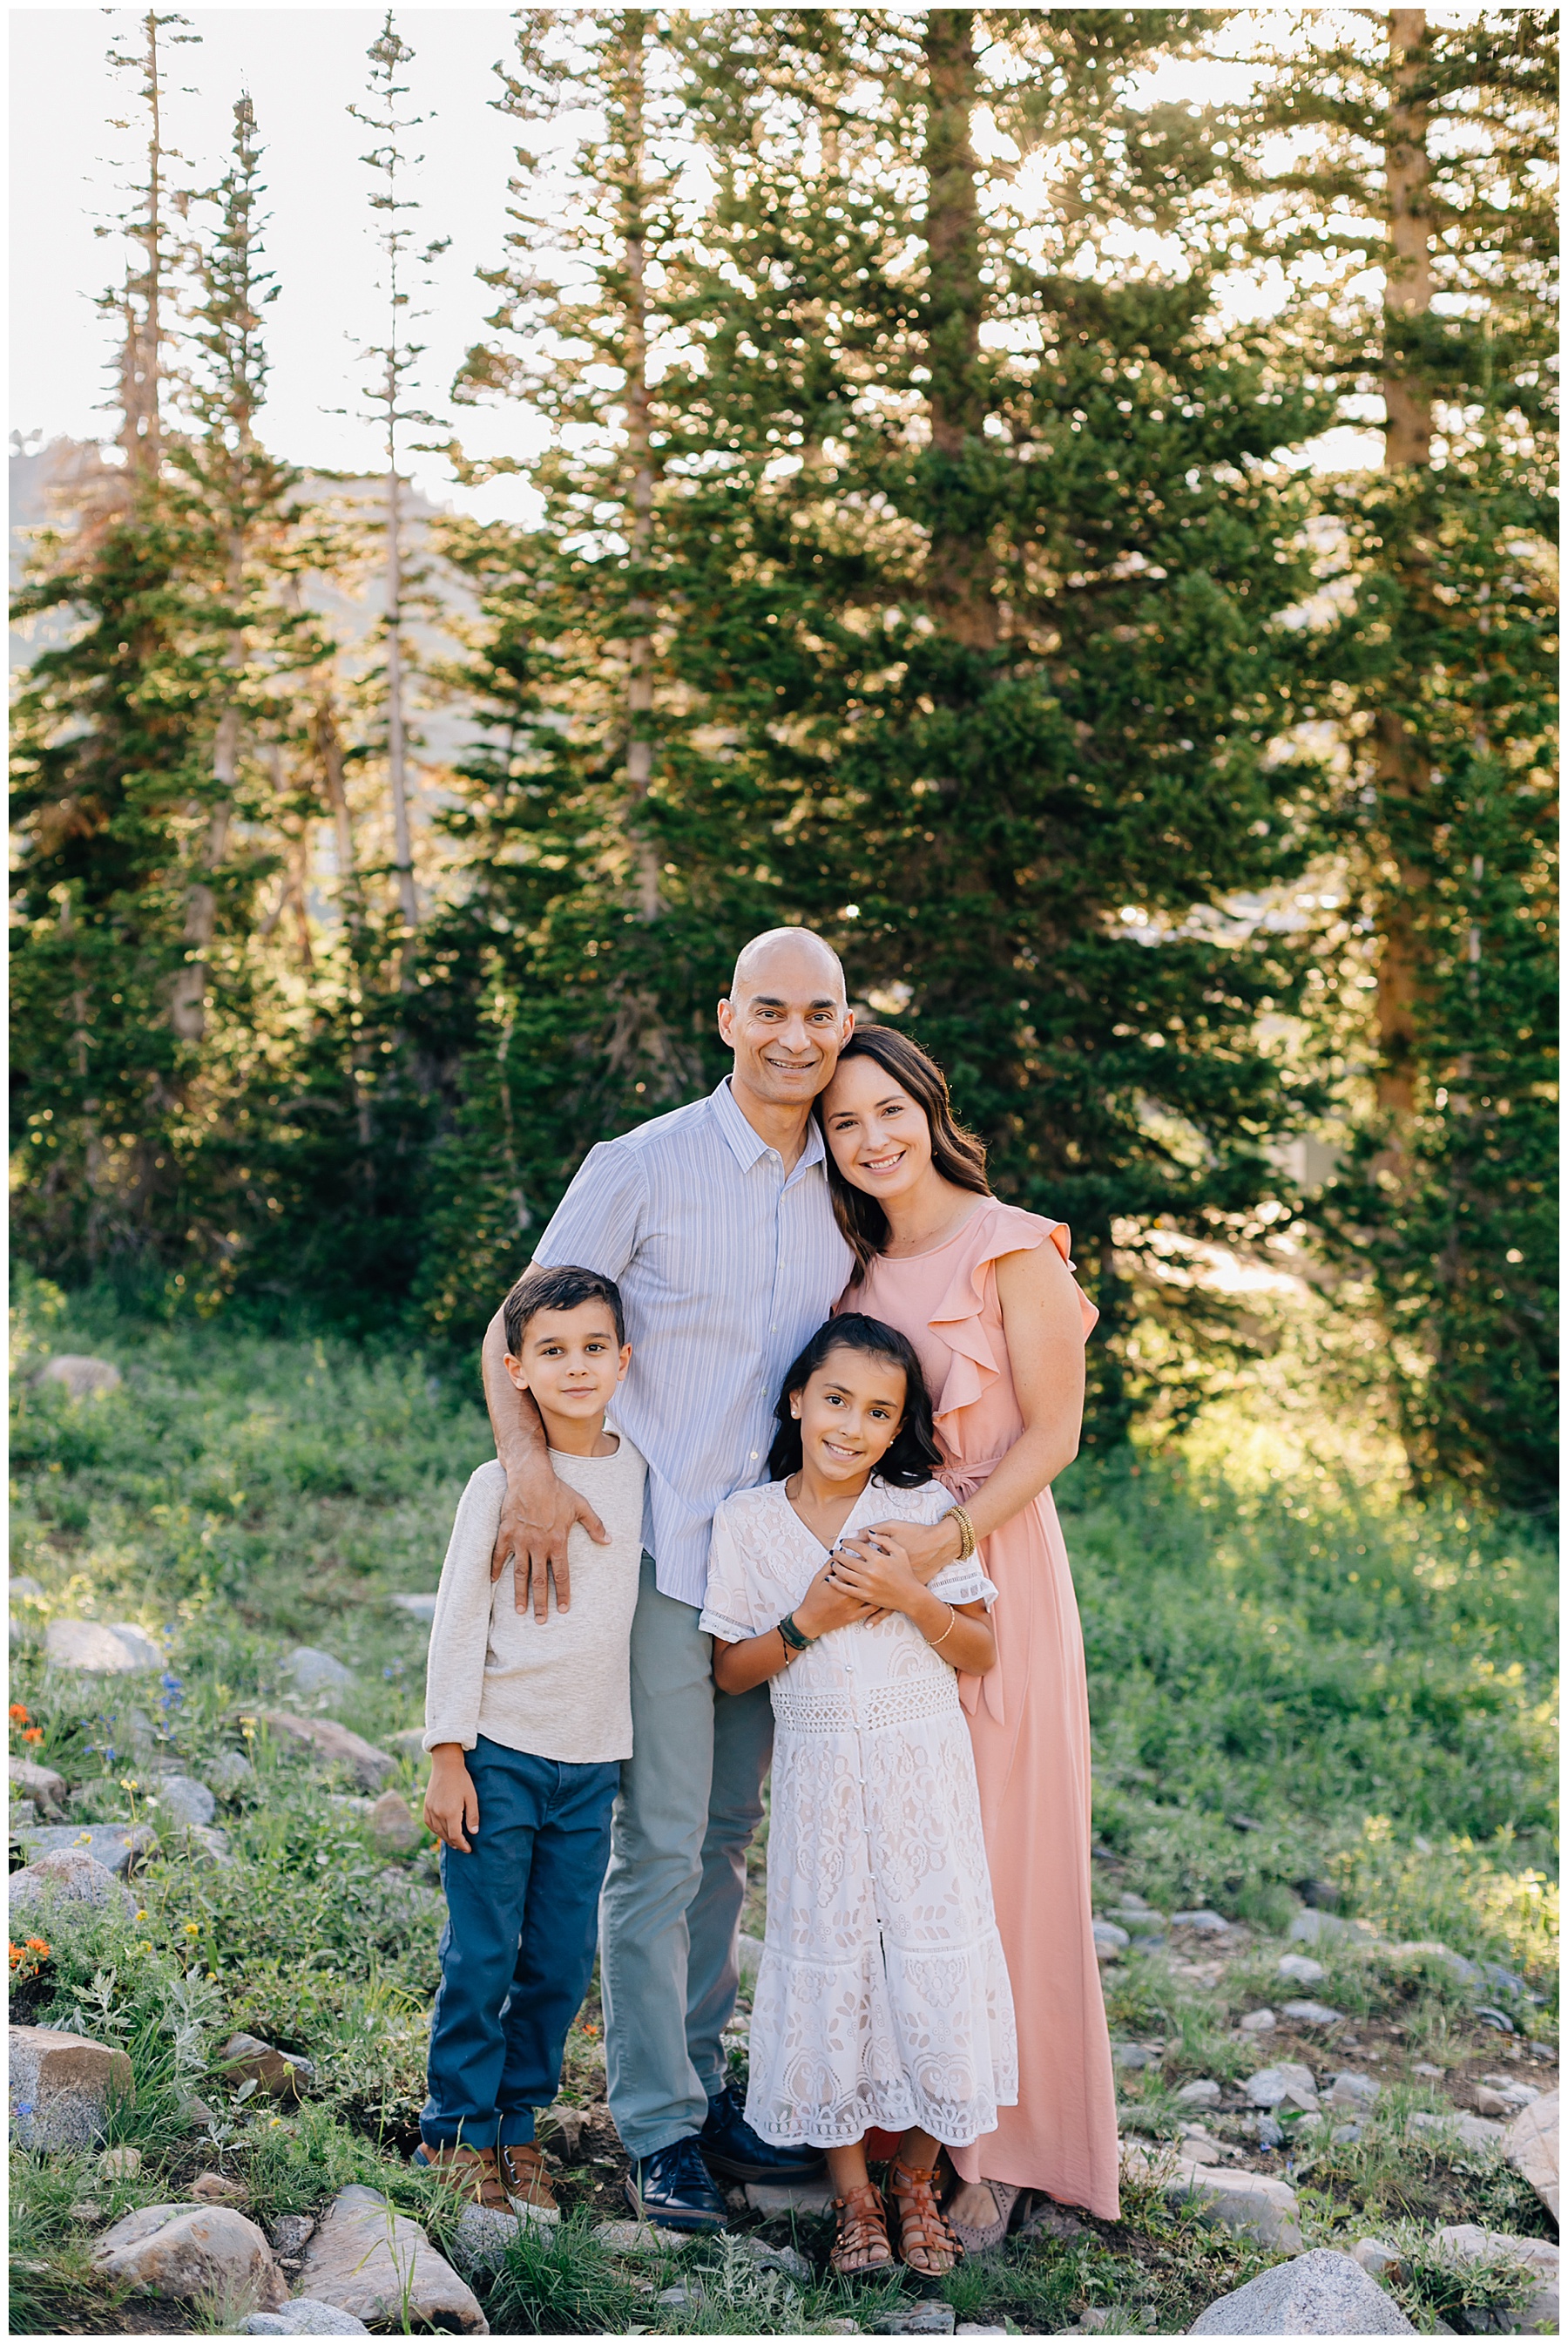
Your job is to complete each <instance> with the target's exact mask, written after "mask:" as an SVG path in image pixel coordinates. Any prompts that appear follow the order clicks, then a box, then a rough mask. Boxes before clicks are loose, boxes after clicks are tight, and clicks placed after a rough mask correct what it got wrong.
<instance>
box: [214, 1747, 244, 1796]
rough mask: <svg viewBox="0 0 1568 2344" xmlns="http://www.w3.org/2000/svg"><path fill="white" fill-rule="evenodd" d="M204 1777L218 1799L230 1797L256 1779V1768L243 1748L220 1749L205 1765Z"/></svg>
mask: <svg viewBox="0 0 1568 2344" xmlns="http://www.w3.org/2000/svg"><path fill="white" fill-rule="evenodd" d="M206 1779H207V1783H208V1786H209V1788H211V1789H212V1790H214V1791H216V1793H217V1795H218V1797H219V1798H220V1799H232V1798H233V1797H234V1796H235V1795H236V1793H238V1792H240V1791H245V1790H248V1789H249V1787H250V1785H251V1784H252V1783H254V1782H255V1780H256V1768H255V1767H254V1766H253V1765H252V1764H251V1763H250V1760H249V1759H248V1758H247V1757H246V1754H245V1753H244V1752H243V1750H220V1751H219V1752H218V1753H217V1756H216V1758H214V1759H213V1760H212V1761H211V1762H210V1763H209V1764H208V1766H207V1770H206Z"/></svg>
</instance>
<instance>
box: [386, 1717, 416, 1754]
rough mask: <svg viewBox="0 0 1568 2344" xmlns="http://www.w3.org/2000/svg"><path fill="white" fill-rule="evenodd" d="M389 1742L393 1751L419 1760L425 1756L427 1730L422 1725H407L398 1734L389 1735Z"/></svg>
mask: <svg viewBox="0 0 1568 2344" xmlns="http://www.w3.org/2000/svg"><path fill="white" fill-rule="evenodd" d="M387 1743H388V1744H389V1745H390V1746H391V1748H392V1749H394V1750H401V1751H402V1752H403V1753H404V1755H405V1756H406V1757H408V1758H415V1759H418V1758H423V1757H424V1755H425V1729H424V1727H423V1726H422V1725H405V1726H404V1727H402V1728H401V1730H400V1731H399V1732H398V1733H389V1734H388V1735H387Z"/></svg>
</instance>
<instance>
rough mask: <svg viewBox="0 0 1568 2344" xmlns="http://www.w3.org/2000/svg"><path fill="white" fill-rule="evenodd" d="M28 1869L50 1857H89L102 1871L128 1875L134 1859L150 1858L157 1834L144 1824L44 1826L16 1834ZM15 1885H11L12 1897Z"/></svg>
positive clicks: (156, 1841) (156, 1840)
mask: <svg viewBox="0 0 1568 2344" xmlns="http://www.w3.org/2000/svg"><path fill="white" fill-rule="evenodd" d="M16 1836H17V1838H18V1840H19V1841H20V1842H21V1844H22V1845H23V1846H24V1847H25V1849H26V1850H27V1854H28V1861H29V1864H30V1865H31V1866H36V1865H37V1864H38V1863H39V1861H40V1859H41V1858H43V1857H45V1856H50V1855H90V1856H91V1857H92V1859H93V1861H94V1863H95V1864H102V1865H103V1867H104V1869H105V1871H106V1872H128V1871H129V1870H130V1868H131V1865H132V1864H133V1863H134V1862H135V1860H136V1858H137V1857H138V1856H143V1855H150V1854H152V1852H153V1850H154V1848H156V1845H157V1844H158V1835H157V1834H156V1832H155V1831H154V1830H153V1829H152V1828H151V1826H150V1825H149V1824H42V1825H40V1826H39V1827H38V1828H37V1829H35V1830H33V1831H21V1832H18V1833H17V1834H16ZM15 1887H16V1883H15V1880H13V1882H12V1884H11V1888H12V1894H15Z"/></svg>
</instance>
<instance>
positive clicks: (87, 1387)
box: [38, 1351, 122, 1399]
mask: <svg viewBox="0 0 1568 2344" xmlns="http://www.w3.org/2000/svg"><path fill="white" fill-rule="evenodd" d="M38 1381H39V1382H40V1383H41V1384H63V1385H64V1387H65V1390H66V1391H67V1392H69V1394H70V1396H71V1398H72V1399H102V1398H103V1396H104V1395H105V1393H106V1392H112V1391H118V1390H119V1389H120V1384H121V1381H122V1378H121V1375H120V1371H119V1369H118V1368H116V1365H115V1363H114V1361H113V1360H112V1359H94V1358H93V1357H92V1356H91V1354H90V1353H88V1352H86V1351H61V1352H59V1353H58V1354H57V1355H56V1357H55V1358H54V1359H51V1360H50V1361H49V1362H48V1364H47V1365H46V1366H45V1367H43V1368H41V1369H39V1371H38Z"/></svg>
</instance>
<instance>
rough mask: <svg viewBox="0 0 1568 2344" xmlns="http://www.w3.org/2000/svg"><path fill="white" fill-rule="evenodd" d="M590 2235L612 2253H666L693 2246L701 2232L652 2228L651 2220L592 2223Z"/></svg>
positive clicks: (638, 2254) (636, 2254)
mask: <svg viewBox="0 0 1568 2344" xmlns="http://www.w3.org/2000/svg"><path fill="white" fill-rule="evenodd" d="M593 2234H594V2237H595V2238H597V2239H598V2242H599V2244H600V2246H601V2247H608V2248H609V2251H610V2253H611V2254H612V2255H631V2256H634V2257H637V2258H641V2257H643V2256H645V2255H668V2254H669V2253H670V2252H672V2251H677V2250H678V2249H679V2248H682V2247H693V2246H695V2245H696V2244H697V2242H698V2240H699V2238H700V2236H701V2235H702V2234H701V2232H700V2231H697V2230H656V2229H655V2228H654V2227H653V2224H652V2223H651V2222H596V2223H595V2224H594V2228H593Z"/></svg>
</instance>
